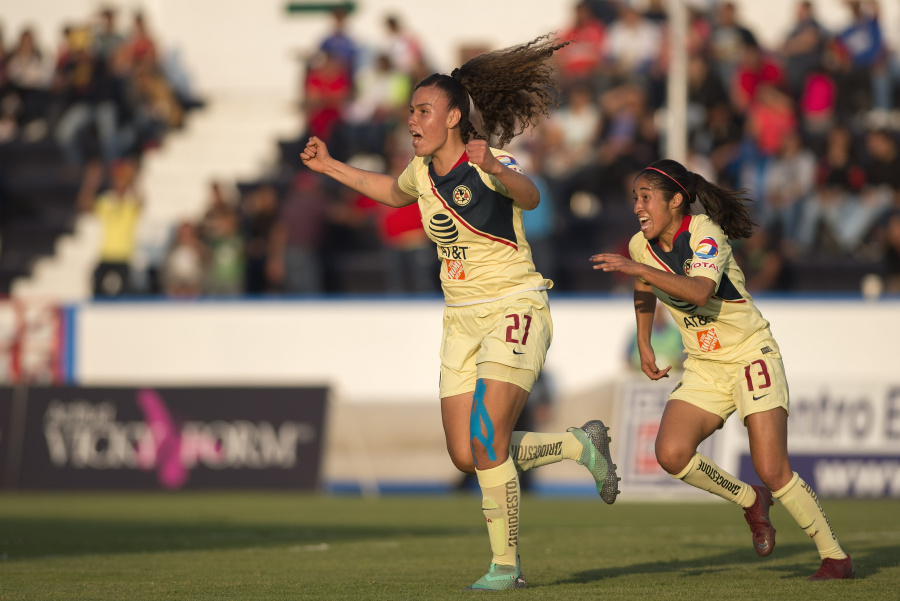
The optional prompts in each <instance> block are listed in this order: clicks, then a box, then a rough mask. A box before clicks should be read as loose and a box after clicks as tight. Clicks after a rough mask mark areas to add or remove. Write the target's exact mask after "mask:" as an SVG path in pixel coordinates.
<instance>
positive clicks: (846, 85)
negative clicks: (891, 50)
mask: <svg viewBox="0 0 900 601" xmlns="http://www.w3.org/2000/svg"><path fill="white" fill-rule="evenodd" d="M846 6H847V7H848V8H849V9H850V12H851V22H850V24H849V25H848V26H847V27H846V28H844V29H843V30H842V31H841V32H840V33H839V34H838V35H837V37H836V42H837V46H838V49H839V52H840V57H841V58H843V59H844V60H843V61H842V66H843V69H842V70H841V75H842V77H841V80H840V81H839V83H838V89H839V90H840V93H841V94H844V95H849V98H848V100H847V102H846V104H845V106H846V108H847V110H848V111H849V112H850V113H851V114H855V113H857V112H860V111H867V110H869V109H871V108H873V107H874V108H879V109H885V110H887V109H890V108H891V98H890V86H889V77H890V75H889V73H888V61H887V59H888V53H887V46H886V45H885V41H884V35H883V34H882V32H881V25H880V24H879V23H878V3H877V2H875V1H874V0H868V1H865V2H863V1H861V0H848V1H847V2H846Z"/></svg>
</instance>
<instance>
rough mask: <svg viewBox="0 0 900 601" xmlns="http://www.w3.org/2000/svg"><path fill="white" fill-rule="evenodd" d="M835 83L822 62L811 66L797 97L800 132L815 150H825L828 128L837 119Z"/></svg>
mask: <svg viewBox="0 0 900 601" xmlns="http://www.w3.org/2000/svg"><path fill="white" fill-rule="evenodd" d="M837 97H838V91H837V85H836V83H835V81H834V78H833V77H832V74H831V73H830V71H829V70H828V69H826V68H825V66H824V65H823V64H821V63H820V64H818V65H816V66H815V67H813V68H812V69H811V70H810V71H809V72H808V73H807V75H806V79H805V80H804V83H803V92H802V94H801V95H800V97H799V106H798V108H799V112H800V120H801V127H802V130H803V136H804V138H805V139H806V143H807V145H808V146H809V147H810V148H811V149H812V150H813V152H815V153H816V155H822V154H824V153H825V147H826V143H827V138H828V132H830V131H831V129H832V128H833V127H834V124H835V122H836V119H837Z"/></svg>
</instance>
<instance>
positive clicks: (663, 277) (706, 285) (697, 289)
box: [590, 253, 716, 307]
mask: <svg viewBox="0 0 900 601" xmlns="http://www.w3.org/2000/svg"><path fill="white" fill-rule="evenodd" d="M590 261H591V263H595V265H594V269H602V270H603V271H618V272H620V273H624V274H625V275H630V276H633V277H636V278H641V279H642V280H644V281H645V282H647V283H648V284H650V285H651V286H655V287H656V288H659V289H660V290H662V291H663V292H665V293H666V294H668V295H669V296H671V297H673V298H677V299H679V300H683V301H685V302H688V303H691V304H692V305H697V306H698V307H703V306H706V303H707V302H709V299H710V298H712V295H713V294H715V292H716V283H715V282H714V281H713V280H711V279H709V278H706V277H703V276H697V277H690V276H687V275H678V274H675V273H669V272H668V271H663V270H662V269H656V268H655V267H651V266H649V265H644V264H643V263H637V262H635V261H632V260H631V259H626V258H625V257H623V256H622V255H616V254H612V253H602V254H599V255H594V256H593V257H591V258H590Z"/></svg>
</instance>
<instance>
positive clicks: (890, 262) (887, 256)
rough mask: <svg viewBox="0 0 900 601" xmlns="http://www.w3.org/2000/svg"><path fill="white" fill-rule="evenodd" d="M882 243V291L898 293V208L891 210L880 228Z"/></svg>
mask: <svg viewBox="0 0 900 601" xmlns="http://www.w3.org/2000/svg"><path fill="white" fill-rule="evenodd" d="M881 238H882V243H883V245H884V262H885V279H884V291H885V292H886V293H888V294H900V208H898V209H894V210H893V211H891V212H890V213H889V214H888V216H887V219H886V220H885V225H884V227H883V228H882V236H881Z"/></svg>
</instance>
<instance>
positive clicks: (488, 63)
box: [415, 34, 569, 148]
mask: <svg viewBox="0 0 900 601" xmlns="http://www.w3.org/2000/svg"><path fill="white" fill-rule="evenodd" d="M568 43H569V42H568V41H565V40H558V39H556V38H554V37H552V36H551V34H546V35H542V36H540V37H537V38H535V39H533V40H531V41H530V42H528V43H525V44H520V45H518V46H512V47H510V48H504V49H502V50H495V51H493V52H487V53H485V54H479V55H478V56H475V57H473V58H471V59H469V60H468V61H467V62H466V63H465V64H464V65H463V66H462V67H460V68H458V69H454V70H453V72H452V73H451V74H450V75H444V74H441V73H434V74H432V75H429V76H428V77H426V78H425V79H423V80H422V81H420V82H419V83H418V84H416V87H415V89H416V90H418V89H419V88H424V87H428V86H435V87H437V88H438V89H440V90H442V91H443V92H444V93H445V94H446V96H447V101H448V104H449V107H450V109H459V111H460V113H461V115H462V117H461V119H460V128H461V130H460V133H461V135H462V139H463V142H468V141H469V140H470V139H471V138H475V137H478V132H477V131H476V130H475V127H474V126H473V125H472V123H471V121H470V120H469V98H470V97H471V99H472V104H473V105H474V106H475V109H476V110H477V111H478V113H479V114H480V115H481V120H482V133H483V135H484V136H487V137H488V138H490V137H492V136H493V137H496V138H497V146H498V147H500V148H503V147H504V146H506V145H507V144H508V143H509V141H510V140H512V139H513V138H514V137H516V136H518V135H519V134H521V133H522V132H523V131H525V130H526V129H527V128H529V127H534V126H535V125H537V123H538V120H539V119H540V117H541V116H542V115H549V111H550V109H551V108H555V107H556V106H557V105H558V104H559V84H558V82H557V81H556V78H555V73H556V66H555V64H554V63H553V61H552V60H551V58H552V57H553V53H554V52H556V51H557V50H559V49H560V48H562V47H564V46H566V45H567V44H568Z"/></svg>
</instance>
